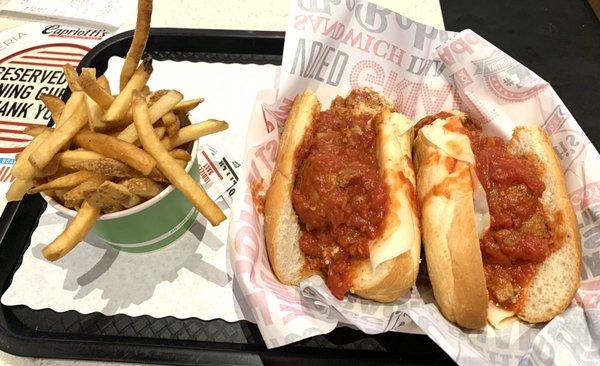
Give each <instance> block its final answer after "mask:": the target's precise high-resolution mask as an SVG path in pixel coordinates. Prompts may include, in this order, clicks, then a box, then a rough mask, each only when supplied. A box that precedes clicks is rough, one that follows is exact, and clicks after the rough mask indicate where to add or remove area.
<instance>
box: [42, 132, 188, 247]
mask: <svg viewBox="0 0 600 366" xmlns="http://www.w3.org/2000/svg"><path fill="white" fill-rule="evenodd" d="M197 152H198V142H197V141H196V142H194V144H193V146H192V152H191V154H192V160H191V161H190V162H189V163H188V164H187V166H186V167H185V170H186V172H188V174H190V175H191V176H192V178H194V180H195V181H197V182H199V180H200V171H199V169H198V158H197ZM42 197H44V199H45V200H46V201H47V202H48V204H50V205H51V206H52V207H54V208H55V209H56V210H57V211H58V212H59V213H60V214H62V216H66V217H68V218H73V217H75V214H77V212H76V211H74V210H71V209H68V208H66V207H64V206H63V205H61V204H59V203H58V202H56V201H55V200H54V199H53V198H51V197H49V196H47V195H45V194H43V193H42ZM197 215H198V211H196V208H195V207H194V206H193V205H192V204H191V203H190V202H189V201H188V200H187V198H186V197H185V196H184V195H183V194H182V193H181V192H180V191H179V190H178V189H177V188H175V187H174V186H173V185H169V186H168V187H167V188H165V189H164V190H163V191H162V192H160V193H159V194H158V195H157V196H155V197H153V198H152V199H150V200H148V201H146V202H144V203H142V204H140V205H137V206H134V207H132V208H129V209H126V210H123V211H119V212H115V213H110V214H104V215H101V216H100V217H99V218H98V221H97V222H96V224H95V225H94V227H93V229H92V232H93V233H94V234H96V235H97V236H99V237H100V238H101V239H102V240H104V241H105V242H106V243H107V244H109V245H111V246H113V247H115V248H117V249H119V250H122V251H124V252H130V253H147V252H151V251H153V250H157V249H160V248H163V247H165V246H167V245H169V244H171V243H173V242H174V241H175V240H177V239H178V238H179V237H181V236H182V235H183V234H184V233H185V232H186V231H187V229H189V228H190V226H192V224H193V223H194V220H195V219H196V216H197Z"/></svg>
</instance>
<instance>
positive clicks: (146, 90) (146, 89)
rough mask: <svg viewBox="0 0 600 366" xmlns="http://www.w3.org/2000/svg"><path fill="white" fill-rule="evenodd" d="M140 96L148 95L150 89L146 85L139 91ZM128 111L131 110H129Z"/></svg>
mask: <svg viewBox="0 0 600 366" xmlns="http://www.w3.org/2000/svg"><path fill="white" fill-rule="evenodd" d="M140 94H141V95H143V96H146V95H150V88H149V87H148V85H146V86H145V87H144V89H142V90H140ZM129 110H131V109H129Z"/></svg>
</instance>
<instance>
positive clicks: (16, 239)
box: [0, 28, 451, 365]
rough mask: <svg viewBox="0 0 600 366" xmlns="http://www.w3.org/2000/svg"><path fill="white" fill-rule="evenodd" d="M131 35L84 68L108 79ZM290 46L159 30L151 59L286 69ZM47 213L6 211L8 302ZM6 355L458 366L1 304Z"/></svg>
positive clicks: (335, 340) (0, 336)
mask: <svg viewBox="0 0 600 366" xmlns="http://www.w3.org/2000/svg"><path fill="white" fill-rule="evenodd" d="M132 35H133V33H132V32H126V33H122V34H119V35H117V36H114V37H112V38H110V39H108V40H106V41H104V42H102V43H100V44H99V45H97V46H96V47H95V48H93V49H92V50H91V51H90V52H89V53H88V54H87V56H86V57H85V58H84V59H83V60H82V61H81V64H80V65H79V66H80V67H95V68H96V69H97V70H98V73H99V74H102V73H103V72H104V71H105V70H106V67H107V63H108V60H109V58H110V57H111V56H114V55H119V56H124V55H125V54H126V52H127V49H128V47H129V44H130V42H131V37H132ZM283 39H284V34H283V33H279V32H277V33H275V32H252V31H216V30H197V29H188V30H185V29H161V28H157V29H152V31H151V33H150V38H149V40H148V44H147V47H146V50H147V52H148V53H150V54H151V55H152V57H153V58H155V59H157V60H175V61H193V62H194V61H195V62H197V61H204V62H222V63H255V64H277V65H278V64H280V62H281V54H282V52H283ZM45 207H46V203H45V201H44V200H43V199H42V198H41V197H40V196H39V195H35V196H27V197H26V198H25V199H24V200H23V201H21V203H20V204H19V205H16V204H14V203H13V204H11V206H10V207H9V208H8V209H7V210H6V211H5V213H4V215H3V223H4V224H5V225H4V226H3V227H5V228H6V229H5V235H4V239H3V240H2V243H1V244H0V294H2V293H3V292H4V291H6V289H7V288H8V286H9V284H10V282H11V280H12V276H13V274H14V272H15V271H16V270H17V268H18V266H19V264H20V261H21V258H22V255H23V252H24V251H25V249H26V248H27V247H28V245H29V240H30V237H31V234H32V232H33V231H34V229H35V228H36V226H37V223H38V219H39V216H40V215H41V213H42V212H43V211H44V209H45ZM7 223H10V225H6V224H7ZM0 225H2V222H0ZM1 227H2V226H0V229H1ZM0 234H3V232H2V231H0ZM198 290H199V291H201V289H198ZM0 349H1V350H3V351H6V352H9V353H12V354H17V355H22V356H30V357H56V358H76V359H90V360H105V361H129V362H144V363H165V364H199V363H204V364H262V363H265V364H289V363H310V364H325V363H331V362H333V361H338V362H343V361H346V362H348V361H350V362H356V361H357V360H360V361H362V362H364V363H367V364H378V365H379V364H387V363H390V364H391V363H403V364H431V363H444V364H446V363H449V362H451V360H450V358H448V356H447V355H446V354H445V353H444V352H443V351H442V350H441V349H440V348H439V347H438V346H437V345H436V344H435V343H433V341H431V340H430V339H429V338H428V337H427V336H424V335H409V334H401V333H385V334H379V335H374V336H372V335H366V334H364V333H362V332H360V331H358V330H354V329H350V328H346V327H342V328H338V329H336V330H334V331H333V332H332V333H330V334H327V335H321V336H316V337H312V338H310V339H306V340H303V341H300V342H296V343H294V344H291V345H288V346H284V347H280V348H275V349H270V350H268V349H267V348H266V347H265V344H264V342H263V340H262V337H261V335H260V332H259V331H258V328H257V327H256V325H254V324H252V323H250V322H247V321H240V322H235V323H228V322H225V321H223V320H212V321H202V320H199V319H183V320H181V319H177V318H174V317H166V318H159V319H157V318H153V317H150V316H139V317H129V316H126V315H114V316H105V315H102V314H100V313H92V314H85V315H84V314H80V313H78V312H75V311H68V312H64V313H58V312H55V311H52V310H48V309H46V310H32V309H29V308H28V307H26V306H10V307H9V306H3V305H0Z"/></svg>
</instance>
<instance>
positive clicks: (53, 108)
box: [40, 94, 65, 124]
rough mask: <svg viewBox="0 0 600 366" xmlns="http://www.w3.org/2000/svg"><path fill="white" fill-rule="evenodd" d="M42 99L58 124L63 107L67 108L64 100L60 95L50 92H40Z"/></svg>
mask: <svg viewBox="0 0 600 366" xmlns="http://www.w3.org/2000/svg"><path fill="white" fill-rule="evenodd" d="M40 100H41V101H42V103H44V105H45V106H46V108H48V110H49V111H50V115H51V116H52V120H53V121H54V124H57V123H58V121H59V120H60V116H61V115H62V112H63V109H65V102H63V101H62V100H61V99H60V98H59V97H57V96H55V95H50V94H40Z"/></svg>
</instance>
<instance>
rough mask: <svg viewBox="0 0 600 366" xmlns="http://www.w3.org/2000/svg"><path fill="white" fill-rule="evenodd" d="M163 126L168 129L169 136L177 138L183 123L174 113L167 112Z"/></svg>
mask: <svg viewBox="0 0 600 366" xmlns="http://www.w3.org/2000/svg"><path fill="white" fill-rule="evenodd" d="M162 121H163V125H164V126H165V127H166V129H167V136H169V137H171V136H175V135H176V134H177V132H179V128H180V126H181V122H180V121H179V117H177V115H176V114H175V113H173V111H169V112H167V113H166V114H165V115H164V116H162Z"/></svg>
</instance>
